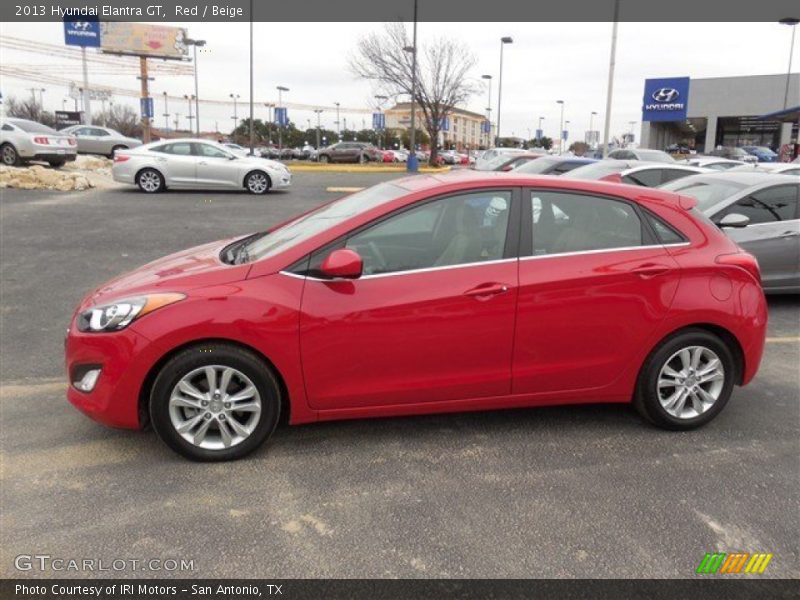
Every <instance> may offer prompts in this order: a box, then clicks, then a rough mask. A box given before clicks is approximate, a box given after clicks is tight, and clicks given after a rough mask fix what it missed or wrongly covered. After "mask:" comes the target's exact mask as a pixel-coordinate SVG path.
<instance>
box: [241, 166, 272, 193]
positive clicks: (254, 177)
mask: <svg viewBox="0 0 800 600" xmlns="http://www.w3.org/2000/svg"><path fill="white" fill-rule="evenodd" d="M244 186H245V187H246V188H247V191H248V192H250V193H251V194H257V195H261V194H266V193H267V192H268V191H269V188H270V180H269V175H267V174H266V173H264V172H263V171H253V172H252V173H250V174H249V175H248V176H247V177H246V178H245V180H244Z"/></svg>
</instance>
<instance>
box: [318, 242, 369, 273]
mask: <svg viewBox="0 0 800 600" xmlns="http://www.w3.org/2000/svg"><path fill="white" fill-rule="evenodd" d="M363 269H364V261H363V260H361V257H360V256H359V255H358V252H356V251H355V250H351V249H350V248H339V249H338V250H334V251H333V252H331V253H330V254H329V255H328V256H327V257H326V258H325V260H323V261H322V265H321V266H320V271H322V274H323V275H325V276H326V277H330V278H331V279H358V278H359V277H361V272H362V271H363Z"/></svg>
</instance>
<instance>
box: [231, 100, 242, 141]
mask: <svg viewBox="0 0 800 600" xmlns="http://www.w3.org/2000/svg"><path fill="white" fill-rule="evenodd" d="M228 95H229V96H230V97H231V98H233V116H232V117H231V118H232V119H233V131H234V132H235V131H236V129H237V128H238V127H239V113H238V112H236V111H237V104H236V101H237V100H238V99H239V98H241V96H239V94H228Z"/></svg>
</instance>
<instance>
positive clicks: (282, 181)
mask: <svg viewBox="0 0 800 600" xmlns="http://www.w3.org/2000/svg"><path fill="white" fill-rule="evenodd" d="M270 179H272V189H275V190H279V189H283V188H288V187H291V185H292V174H291V173H289V172H286V173H282V172H277V173H274V174H273V175H272V177H270Z"/></svg>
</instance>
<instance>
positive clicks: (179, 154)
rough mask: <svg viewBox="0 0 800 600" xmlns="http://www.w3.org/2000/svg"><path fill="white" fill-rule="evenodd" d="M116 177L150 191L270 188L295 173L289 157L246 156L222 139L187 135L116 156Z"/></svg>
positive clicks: (260, 191)
mask: <svg viewBox="0 0 800 600" xmlns="http://www.w3.org/2000/svg"><path fill="white" fill-rule="evenodd" d="M111 175H112V176H113V178H114V181H118V182H119V183H130V184H134V185H138V186H139V189H141V190H142V191H143V192H146V193H154V192H161V191H163V190H165V189H167V188H176V189H177V188H181V189H203V190H213V189H233V190H236V189H240V190H241V189H244V190H247V191H248V192H250V193H251V194H266V193H267V192H268V191H269V190H270V189H280V188H287V187H289V186H290V185H291V183H292V175H291V173H289V169H288V168H286V165H284V164H283V163H280V162H277V161H274V160H268V159H265V158H259V157H255V156H241V155H240V154H237V153H236V152H234V151H232V150H231V149H229V148H226V147H225V146H223V145H222V144H218V143H217V142H212V141H209V140H202V139H192V138H183V139H175V140H161V141H158V142H153V143H151V144H145V145H144V146H139V147H138V148H133V149H132V150H121V151H119V152H117V153H116V155H115V156H114V165H113V167H112V168H111Z"/></svg>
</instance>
